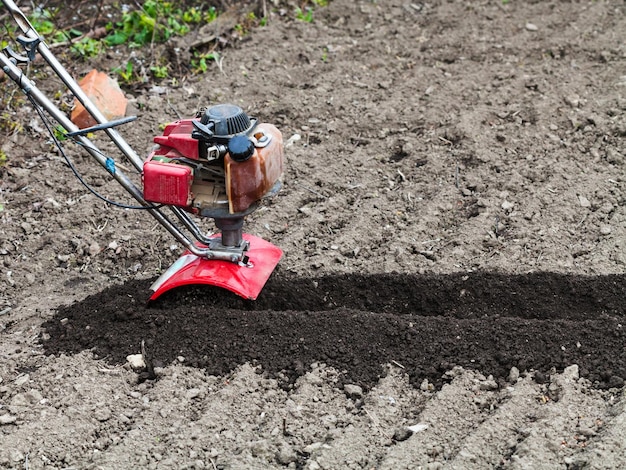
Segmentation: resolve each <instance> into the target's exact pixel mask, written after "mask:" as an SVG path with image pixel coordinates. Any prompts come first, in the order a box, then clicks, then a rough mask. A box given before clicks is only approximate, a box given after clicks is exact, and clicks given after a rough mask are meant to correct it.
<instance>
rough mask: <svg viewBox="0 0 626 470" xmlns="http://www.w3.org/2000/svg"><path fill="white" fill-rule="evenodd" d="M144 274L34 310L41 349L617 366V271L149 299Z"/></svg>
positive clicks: (413, 278) (288, 281)
mask: <svg viewBox="0 0 626 470" xmlns="http://www.w3.org/2000/svg"><path fill="white" fill-rule="evenodd" d="M149 286H150V281H133V282H130V283H127V284H125V285H122V286H114V287H111V288H108V289H106V290H105V291H103V292H101V293H99V294H97V295H94V296H91V297H89V298H87V299H85V300H84V301H82V302H79V303H76V304H73V305H70V306H63V307H60V308H58V311H57V313H56V314H55V315H54V317H53V318H51V319H50V320H48V321H47V322H46V323H45V324H44V329H45V331H46V332H47V334H48V335H49V339H47V340H46V341H43V344H44V347H45V350H46V353H47V354H61V353H66V354H67V353H75V352H78V351H81V350H85V349H91V350H93V351H94V353H95V354H96V356H98V357H102V358H104V359H106V360H107V361H110V362H112V363H123V362H125V358H126V356H127V355H128V354H136V353H138V352H139V351H140V345H141V342H142V341H145V344H146V349H147V351H148V353H149V356H151V358H152V359H153V360H154V362H155V365H165V364H168V363H170V362H172V361H173V360H175V359H176V358H177V357H178V356H183V357H184V358H185V363H186V364H188V365H191V366H196V367H201V368H205V369H206V371H207V373H209V374H214V375H222V374H227V373H229V372H230V371H231V370H233V369H234V368H235V367H236V366H238V365H239V364H242V363H244V362H246V361H250V362H252V363H255V364H259V365H261V366H262V368H263V370H265V371H266V372H267V373H269V374H270V376H274V377H276V376H278V374H281V375H282V377H283V378H284V377H285V376H286V377H287V378H288V380H287V381H286V382H285V383H284V385H285V386H289V382H290V381H293V380H294V379H295V378H297V377H298V376H300V375H302V374H303V373H305V372H306V370H307V368H308V366H309V365H310V364H311V363H313V362H320V361H321V362H324V363H326V364H328V365H330V366H332V367H334V368H336V369H337V370H339V371H341V372H342V374H341V381H342V382H343V383H356V384H360V385H362V386H364V387H366V388H369V387H371V386H372V385H374V384H375V383H376V382H377V381H378V378H379V377H380V376H381V375H383V374H384V369H383V367H382V365H383V364H387V363H391V362H392V361H393V362H394V363H395V364H399V365H401V366H402V367H404V370H405V371H406V373H408V374H409V377H410V380H411V382H412V383H413V384H415V385H419V384H420V383H421V382H422V381H423V380H424V379H428V380H429V381H431V382H433V383H435V385H437V386H440V385H441V384H442V381H443V379H442V375H443V374H444V373H445V372H446V371H447V370H449V369H450V368H452V367H453V366H455V365H459V366H463V367H465V368H470V369H477V370H480V371H481V372H482V373H484V374H493V376H494V377H495V378H496V379H498V380H500V381H503V380H504V378H505V377H507V376H508V374H509V371H510V369H511V367H513V366H515V367H517V368H518V369H520V370H521V371H524V370H528V371H531V370H535V371H538V372H540V374H536V377H535V378H536V379H538V380H540V378H541V377H542V376H543V375H544V374H545V373H549V371H550V370H551V369H553V368H554V369H556V370H557V371H558V370H562V369H563V368H564V367H567V366H568V365H571V364H578V365H579V367H580V372H581V375H582V376H584V377H586V378H588V379H589V380H591V381H592V382H594V383H595V384H596V386H598V387H602V388H606V387H621V386H623V385H624V379H625V378H626V348H625V345H626V318H625V312H626V302H625V301H624V299H626V276H624V275H609V276H594V277H582V276H566V275H559V274H552V273H536V274H528V275H516V276H511V275H500V274H494V273H484V272H483V273H480V272H479V273H472V274H453V275H429V276H417V275H403V274H388V275H387V274H385V275H369V276H362V275H336V276H329V277H322V278H318V279H302V278H298V277H294V276H293V275H289V274H285V273H280V272H276V273H274V275H273V276H272V278H271V279H270V280H269V282H268V284H267V285H266V287H265V289H264V290H263V292H262V293H261V296H260V298H259V300H257V301H255V302H250V301H245V300H243V299H240V298H238V297H236V296H234V295H232V294H231V293H229V292H225V291H222V290H219V289H216V288H212V287H208V288H207V287H194V288H185V289H179V290H177V291H173V292H170V293H167V294H165V295H164V296H162V297H161V298H160V299H159V300H158V301H157V302H155V303H152V304H150V305H147V304H146V302H145V300H146V299H147V296H148V289H149ZM46 338H47V337H46Z"/></svg>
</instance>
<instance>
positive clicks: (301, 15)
mask: <svg viewBox="0 0 626 470" xmlns="http://www.w3.org/2000/svg"><path fill="white" fill-rule="evenodd" d="M296 19H297V20H299V21H304V22H305V23H312V22H313V9H312V8H310V7H307V8H306V12H305V11H304V10H302V8H300V7H296Z"/></svg>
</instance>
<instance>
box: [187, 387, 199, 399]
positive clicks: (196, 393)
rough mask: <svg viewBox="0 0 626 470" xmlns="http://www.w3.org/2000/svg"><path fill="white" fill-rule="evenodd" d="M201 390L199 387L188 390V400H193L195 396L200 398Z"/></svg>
mask: <svg viewBox="0 0 626 470" xmlns="http://www.w3.org/2000/svg"><path fill="white" fill-rule="evenodd" d="M200 392H201V391H200V389H199V388H190V389H189V390H187V393H185V398H187V400H193V399H194V398H198V397H199V396H200Z"/></svg>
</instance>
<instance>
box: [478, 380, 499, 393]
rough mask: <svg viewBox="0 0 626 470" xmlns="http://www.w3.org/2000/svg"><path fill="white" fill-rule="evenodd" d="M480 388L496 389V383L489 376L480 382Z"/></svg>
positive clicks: (486, 389)
mask: <svg viewBox="0 0 626 470" xmlns="http://www.w3.org/2000/svg"><path fill="white" fill-rule="evenodd" d="M480 389H481V390H484V391H492V390H498V384H497V383H496V381H495V380H493V377H491V376H489V378H488V379H487V380H485V381H484V382H481V383H480Z"/></svg>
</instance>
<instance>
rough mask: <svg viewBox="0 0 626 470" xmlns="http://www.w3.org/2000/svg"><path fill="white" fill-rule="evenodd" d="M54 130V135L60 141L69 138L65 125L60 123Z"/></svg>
mask: <svg viewBox="0 0 626 470" xmlns="http://www.w3.org/2000/svg"><path fill="white" fill-rule="evenodd" d="M52 132H53V133H54V137H56V139H57V140H58V141H59V142H63V141H64V140H67V136H66V135H65V129H63V127H62V126H61V125H60V124H59V125H58V126H56V127H55V128H54V129H53V130H52Z"/></svg>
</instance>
